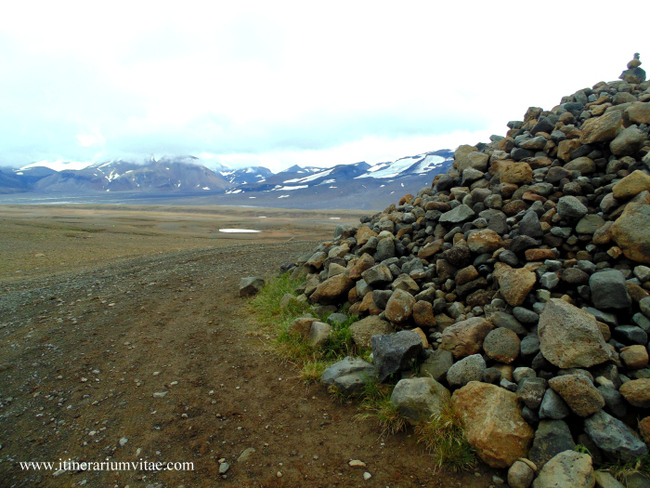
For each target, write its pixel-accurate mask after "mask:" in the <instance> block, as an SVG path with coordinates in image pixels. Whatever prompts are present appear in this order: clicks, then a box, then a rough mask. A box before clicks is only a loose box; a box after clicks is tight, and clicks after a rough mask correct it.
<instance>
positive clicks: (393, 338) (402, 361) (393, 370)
mask: <svg viewBox="0 0 650 488" xmlns="http://www.w3.org/2000/svg"><path fill="white" fill-rule="evenodd" d="M371 342H372V353H373V358H374V363H375V367H376V368H377V379H378V380H379V382H380V383H382V382H384V381H386V380H387V379H389V378H391V377H392V376H393V375H395V376H399V373H400V371H402V370H405V369H410V368H412V366H413V365H414V364H415V362H416V361H417V358H418V356H419V355H420V353H421V352H422V349H423V347H422V339H421V337H420V335H419V334H418V333H417V332H413V331H412V330H403V331H400V332H397V333H396V334H381V335H375V336H372V338H371Z"/></svg>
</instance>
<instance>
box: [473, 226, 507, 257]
mask: <svg viewBox="0 0 650 488" xmlns="http://www.w3.org/2000/svg"><path fill="white" fill-rule="evenodd" d="M467 245H468V247H469V249H470V251H472V252H476V253H479V254H484V253H492V252H494V251H496V250H497V249H499V247H501V245H502V241H501V237H500V236H499V234H497V233H496V232H494V231H493V230H492V229H481V230H477V231H475V232H472V233H471V234H470V235H469V237H468V238H467Z"/></svg>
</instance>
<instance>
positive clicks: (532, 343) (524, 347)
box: [519, 334, 539, 357]
mask: <svg viewBox="0 0 650 488" xmlns="http://www.w3.org/2000/svg"><path fill="white" fill-rule="evenodd" d="M519 348H520V350H521V355H522V356H524V357H526V356H534V355H535V354H537V353H538V352H539V337H538V336H537V334H528V335H527V336H526V337H524V338H523V339H522V340H521V345H520V346H519Z"/></svg>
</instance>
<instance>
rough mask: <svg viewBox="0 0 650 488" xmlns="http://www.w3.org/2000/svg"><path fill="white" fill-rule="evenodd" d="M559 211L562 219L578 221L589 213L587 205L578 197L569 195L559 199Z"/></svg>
mask: <svg viewBox="0 0 650 488" xmlns="http://www.w3.org/2000/svg"><path fill="white" fill-rule="evenodd" d="M557 213H558V215H559V216H560V218H561V219H562V220H566V221H568V222H577V221H578V220H580V219H581V218H582V217H584V216H585V214H586V213H587V207H585V206H584V205H583V204H582V202H581V201H580V200H578V199H577V198H576V197H574V196H572V195H568V196H564V197H562V198H560V199H559V200H558V202H557Z"/></svg>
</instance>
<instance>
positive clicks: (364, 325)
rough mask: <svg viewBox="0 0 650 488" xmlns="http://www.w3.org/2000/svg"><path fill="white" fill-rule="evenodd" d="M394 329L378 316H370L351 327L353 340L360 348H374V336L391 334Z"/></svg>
mask: <svg viewBox="0 0 650 488" xmlns="http://www.w3.org/2000/svg"><path fill="white" fill-rule="evenodd" d="M393 332H394V330H393V327H392V326H391V325H390V323H389V322H387V321H385V320H383V319H380V318H379V317H378V316H376V315H370V316H368V317H366V318H364V319H361V320H358V321H357V322H355V323H353V324H352V325H350V333H351V335H352V340H353V341H354V343H355V344H356V345H357V346H359V347H366V348H369V347H372V343H371V342H370V339H371V337H372V336H374V335H380V334H391V333H393Z"/></svg>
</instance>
